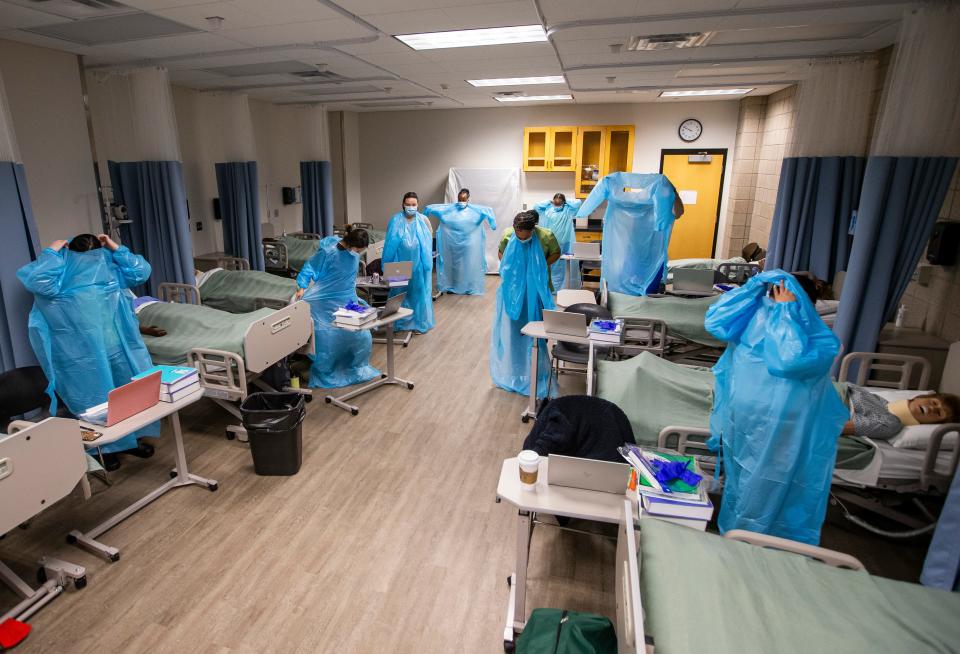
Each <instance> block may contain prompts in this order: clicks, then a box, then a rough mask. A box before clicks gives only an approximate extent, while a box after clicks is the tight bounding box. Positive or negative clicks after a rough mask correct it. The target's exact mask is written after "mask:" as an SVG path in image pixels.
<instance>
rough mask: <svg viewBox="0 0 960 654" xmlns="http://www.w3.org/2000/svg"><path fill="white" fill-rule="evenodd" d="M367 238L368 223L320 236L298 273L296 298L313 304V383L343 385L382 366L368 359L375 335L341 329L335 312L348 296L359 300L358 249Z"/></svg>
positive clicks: (360, 379) (376, 372)
mask: <svg viewBox="0 0 960 654" xmlns="http://www.w3.org/2000/svg"><path fill="white" fill-rule="evenodd" d="M368 244H369V236H368V235H367V231H366V230H364V229H352V230H350V231H349V232H347V234H346V236H344V237H343V238H342V239H341V238H340V237H339V236H328V237H326V238H324V239H322V240H321V241H320V247H319V248H318V249H317V253H316V254H315V255H313V256H312V257H311V258H310V260H309V261H307V263H306V264H304V266H303V268H301V269H300V274H298V275H297V286H298V287H299V289H298V290H297V299H301V298H302V299H303V300H304V301H305V302H307V303H308V304H309V305H310V315H311V316H312V317H313V330H314V346H315V349H316V352H315V353H314V354H313V355H311V359H312V361H313V364H312V365H311V366H310V386H311V387H313V388H339V387H341V386H351V385H353V384H360V383H362V382H366V381H370V380H371V379H374V378H376V377H378V376H379V375H380V371H379V370H377V369H376V368H374V367H373V366H371V365H370V351H371V350H372V349H373V336H372V335H371V334H370V330H364V331H360V332H353V331H348V330H346V329H340V328H339V327H337V326H335V325H334V324H333V321H334V317H333V313H334V311H336V310H337V309H340V308H342V307H343V306H345V305H346V304H347V303H348V302H353V303H359V302H360V300H359V298H358V297H357V289H356V283H357V271H358V269H359V266H360V252H362V251H363V250H365V249H366V247H367V245H368Z"/></svg>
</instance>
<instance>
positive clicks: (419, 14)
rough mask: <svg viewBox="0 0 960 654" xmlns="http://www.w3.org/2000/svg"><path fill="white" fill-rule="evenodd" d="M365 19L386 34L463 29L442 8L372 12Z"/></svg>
mask: <svg viewBox="0 0 960 654" xmlns="http://www.w3.org/2000/svg"><path fill="white" fill-rule="evenodd" d="M365 20H367V21H369V22H370V23H371V24H373V25H376V26H377V27H378V28H379V29H381V30H383V31H384V32H386V33H387V34H419V33H421V32H442V31H446V30H455V29H464V28H463V27H462V26H461V25H460V24H458V23H457V21H456V19H454V18H451V17H450V16H449V15H447V14H446V13H445V12H444V11H443V10H442V9H422V10H417V11H395V12H389V13H382V14H374V15H372V16H369V17H367V18H366V19H365Z"/></svg>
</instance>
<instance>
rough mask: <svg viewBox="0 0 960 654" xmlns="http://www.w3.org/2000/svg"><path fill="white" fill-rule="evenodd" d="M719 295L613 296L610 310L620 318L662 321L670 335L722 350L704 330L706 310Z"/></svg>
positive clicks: (719, 343) (721, 345)
mask: <svg viewBox="0 0 960 654" xmlns="http://www.w3.org/2000/svg"><path fill="white" fill-rule="evenodd" d="M719 297H720V296H719V295H712V296H710V297H701V298H684V297H671V296H669V295H668V296H664V297H636V296H633V295H624V294H623V293H614V292H611V293H610V300H609V308H610V311H611V312H612V313H613V315H614V316H616V317H618V318H622V317H630V318H647V319H657V320H663V321H664V322H666V323H667V329H668V330H669V333H670V334H672V335H674V336H679V337H682V338H686V339H688V340H691V341H693V342H694V343H700V344H701V345H707V346H709V347H723V343H722V342H720V341H718V340H717V339H715V338H714V337H713V336H711V335H710V333H709V332H708V331H707V330H706V329H705V328H704V326H703V318H704V316H705V315H706V314H707V309H708V308H709V307H710V305H711V304H713V303H714V302H716V301H717V299H718V298H719Z"/></svg>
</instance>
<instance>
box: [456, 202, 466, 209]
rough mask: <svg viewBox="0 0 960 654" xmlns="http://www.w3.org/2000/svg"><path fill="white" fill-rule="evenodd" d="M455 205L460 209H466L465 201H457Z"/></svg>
mask: <svg viewBox="0 0 960 654" xmlns="http://www.w3.org/2000/svg"><path fill="white" fill-rule="evenodd" d="M457 206H458V207H460V208H461V209H466V208H467V203H466V202H457Z"/></svg>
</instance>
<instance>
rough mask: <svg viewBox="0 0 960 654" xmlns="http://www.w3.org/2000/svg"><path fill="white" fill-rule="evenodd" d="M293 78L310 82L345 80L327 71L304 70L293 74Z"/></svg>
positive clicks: (345, 79) (341, 76)
mask: <svg viewBox="0 0 960 654" xmlns="http://www.w3.org/2000/svg"><path fill="white" fill-rule="evenodd" d="M293 75H294V76H296V77H299V78H301V79H304V80H309V81H311V82H345V81H347V78H346V77H344V76H343V75H337V74H336V73H333V72H330V71H329V70H305V71H300V72H296V73H293Z"/></svg>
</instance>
